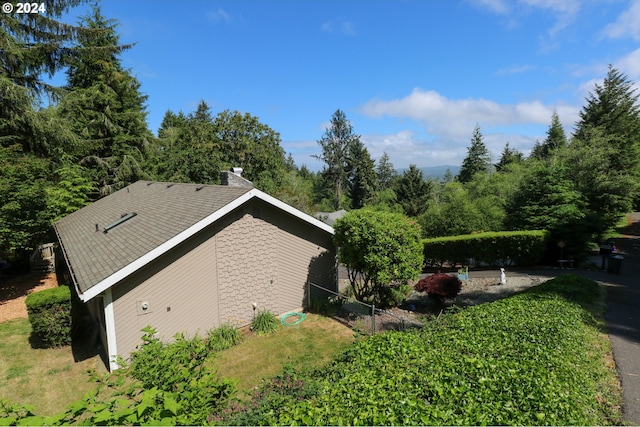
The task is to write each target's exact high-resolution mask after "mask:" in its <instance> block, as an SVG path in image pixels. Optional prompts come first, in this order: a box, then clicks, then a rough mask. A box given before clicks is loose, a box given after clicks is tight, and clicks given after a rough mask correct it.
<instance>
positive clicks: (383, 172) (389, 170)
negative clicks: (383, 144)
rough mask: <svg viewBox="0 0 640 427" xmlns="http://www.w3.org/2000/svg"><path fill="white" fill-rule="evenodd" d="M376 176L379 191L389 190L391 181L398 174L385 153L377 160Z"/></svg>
mask: <svg viewBox="0 0 640 427" xmlns="http://www.w3.org/2000/svg"><path fill="white" fill-rule="evenodd" d="M376 174H377V175H378V188H379V189H380V190H386V189H387V188H391V186H392V185H393V181H394V179H395V177H396V176H397V175H398V174H397V173H396V170H395V168H394V167H393V163H391V158H390V157H389V155H388V154H387V153H386V152H384V153H382V157H380V160H378V167H377V168H376Z"/></svg>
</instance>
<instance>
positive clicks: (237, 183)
mask: <svg viewBox="0 0 640 427" xmlns="http://www.w3.org/2000/svg"><path fill="white" fill-rule="evenodd" d="M220 184H221V185H228V186H231V187H248V188H253V183H252V182H251V181H249V180H247V179H244V178H243V177H242V168H231V169H230V170H228V171H221V172H220Z"/></svg>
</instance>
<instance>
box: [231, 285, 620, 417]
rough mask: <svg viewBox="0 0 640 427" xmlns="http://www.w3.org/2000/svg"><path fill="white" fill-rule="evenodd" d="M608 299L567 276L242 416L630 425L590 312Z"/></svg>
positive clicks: (380, 340) (266, 392) (360, 350)
mask: <svg viewBox="0 0 640 427" xmlns="http://www.w3.org/2000/svg"><path fill="white" fill-rule="evenodd" d="M576 290H579V295H578V298H577V301H576V300H574V298H573V295H574V292H575V291H576ZM600 295H601V293H600V289H599V286H598V284H597V283H596V282H593V281H591V280H588V279H584V278H578V277H575V276H569V277H562V276H561V277H559V278H557V279H554V280H550V281H548V282H546V283H545V284H544V285H541V286H538V287H535V288H531V289H530V290H529V291H527V292H524V293H521V294H517V295H515V296H512V297H509V298H506V299H503V300H500V301H497V302H494V303H490V304H482V305H479V306H475V307H471V308H468V309H465V310H462V311H459V312H457V313H455V314H444V315H442V316H440V317H439V318H438V320H437V321H433V322H431V323H428V324H426V325H425V328H424V329H423V330H421V331H414V332H387V333H385V334H378V335H375V336H371V337H369V338H367V339H364V340H360V341H358V342H356V343H355V344H354V346H352V347H351V348H350V349H349V350H348V351H347V352H345V353H343V355H342V356H340V357H339V358H338V359H337V360H336V361H335V362H334V363H332V364H331V365H329V366H328V367H325V368H323V369H321V370H318V371H316V372H312V373H308V374H300V375H298V376H296V377H295V378H296V380H299V382H296V383H295V384H296V385H294V386H287V387H282V388H281V390H277V389H275V388H274V387H273V386H272V385H265V387H264V388H263V389H262V392H261V393H259V396H263V397H264V396H268V399H267V400H265V399H262V398H258V399H256V400H254V401H252V402H249V403H248V404H247V405H246V406H244V408H243V410H242V411H236V412H235V415H236V416H240V417H241V419H244V420H250V421H251V423H252V424H260V425H264V424H272V425H480V424H482V425H541V424H545V425H605V424H606V425H610V424H619V423H620V422H621V417H620V411H619V409H616V408H617V405H618V404H619V402H620V398H619V397H616V396H615V395H614V394H612V393H610V390H609V391H608V390H607V385H604V384H605V383H607V378H611V377H615V372H614V371H613V370H608V368H606V367H605V365H604V363H603V361H602V355H603V353H605V352H606V351H607V349H608V347H607V346H606V343H605V342H604V341H602V338H601V335H600V331H599V329H598V328H597V327H593V325H594V318H593V316H592V315H591V314H590V313H589V312H588V311H586V310H585V309H584V308H583V307H582V305H584V306H588V305H594V303H595V302H597V301H598V298H599V296H600ZM305 384H309V385H310V386H305ZM311 385H312V387H311ZM273 402H277V404H273ZM238 414H240V415H238ZM238 419H240V418H238ZM236 420H237V419H236V418H234V416H230V418H228V419H226V420H223V421H221V423H223V424H224V423H227V424H235V421H236Z"/></svg>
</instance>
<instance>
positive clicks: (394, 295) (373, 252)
mask: <svg viewBox="0 0 640 427" xmlns="http://www.w3.org/2000/svg"><path fill="white" fill-rule="evenodd" d="M334 229H335V235H334V240H335V244H336V246H338V247H340V251H339V252H338V257H339V261H340V263H342V264H344V265H345V266H346V267H347V270H348V273H349V282H350V285H351V288H352V289H353V291H354V295H355V297H356V299H358V300H359V301H364V302H370V303H374V304H375V305H376V306H380V305H389V304H392V303H393V302H394V301H397V299H398V298H399V297H400V294H402V293H403V292H404V290H406V289H405V288H403V287H402V285H406V284H407V282H408V281H409V280H413V279H415V278H416V277H417V275H418V273H419V272H420V267H421V265H422V256H421V250H422V247H421V245H420V240H419V239H420V227H419V226H418V225H417V224H416V223H415V221H413V220H411V219H409V218H407V217H405V216H404V215H401V214H396V213H391V212H384V211H376V210H371V209H359V210H355V211H351V212H349V213H348V214H346V215H345V216H344V217H342V218H340V219H339V220H338V221H337V222H336V224H335V226H334ZM394 288H395V289H394Z"/></svg>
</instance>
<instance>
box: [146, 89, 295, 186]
mask: <svg viewBox="0 0 640 427" xmlns="http://www.w3.org/2000/svg"><path fill="white" fill-rule="evenodd" d="M149 152H150V159H149V161H148V165H147V169H149V170H150V171H151V174H152V175H154V176H155V177H156V178H157V179H160V180H163V181H177V182H195V183H202V184H219V183H220V171H221V170H229V168H231V167H240V168H242V169H243V173H242V176H243V177H244V178H246V179H248V180H249V181H251V182H253V184H254V185H255V186H256V187H258V188H260V189H262V190H264V191H266V192H269V193H274V192H275V191H276V190H277V189H279V188H280V187H281V186H282V184H283V179H282V176H283V175H284V174H285V170H286V166H285V160H286V159H285V156H284V150H283V149H282V147H281V146H280V134H279V133H278V132H275V131H274V130H273V129H271V128H270V127H269V126H267V125H265V124H263V123H261V122H260V121H259V120H258V118H257V117H254V116H252V115H250V114H248V113H245V114H242V113H240V112H238V111H229V110H225V111H223V112H221V113H219V114H218V115H217V116H216V117H215V118H214V117H213V116H212V114H211V109H210V108H209V106H208V105H207V103H206V102H204V101H201V102H200V103H199V104H198V107H197V109H196V111H195V112H193V113H189V114H188V115H184V114H183V113H182V112H180V113H178V114H175V113H173V112H171V111H167V112H166V114H165V117H164V119H163V121H162V124H161V125H160V129H159V130H158V141H156V143H155V145H154V146H152V147H150V148H149Z"/></svg>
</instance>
